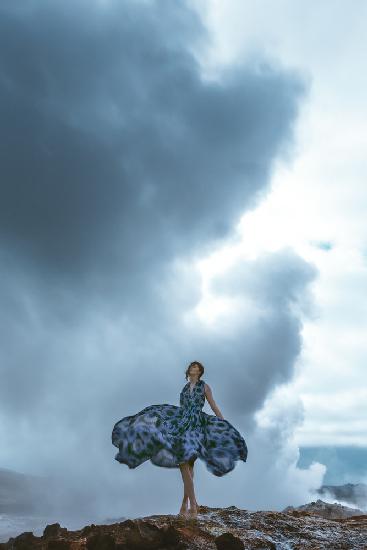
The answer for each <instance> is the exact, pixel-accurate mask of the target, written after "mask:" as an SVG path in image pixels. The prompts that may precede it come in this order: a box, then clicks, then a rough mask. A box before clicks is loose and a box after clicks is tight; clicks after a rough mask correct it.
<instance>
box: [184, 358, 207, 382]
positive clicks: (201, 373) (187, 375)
mask: <svg viewBox="0 0 367 550" xmlns="http://www.w3.org/2000/svg"><path fill="white" fill-rule="evenodd" d="M194 365H197V366H198V367H199V369H200V374H199V380H200V378H201V377H202V376H203V374H204V366H203V365H202V364H201V363H200V362H199V361H193V362H192V363H190V365H189V366H188V367H187V369H186V372H185V378H186V380H187V379H188V377H189V372H190V367H193V366H194Z"/></svg>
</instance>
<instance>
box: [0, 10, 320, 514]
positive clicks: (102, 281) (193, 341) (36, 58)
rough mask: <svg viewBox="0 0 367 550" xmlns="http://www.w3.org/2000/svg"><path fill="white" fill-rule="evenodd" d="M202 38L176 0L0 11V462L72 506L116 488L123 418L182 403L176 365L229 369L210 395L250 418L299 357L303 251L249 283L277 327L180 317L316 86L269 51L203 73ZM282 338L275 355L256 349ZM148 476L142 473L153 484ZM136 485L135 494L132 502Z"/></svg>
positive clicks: (287, 148) (129, 494) (263, 187)
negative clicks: (197, 260) (205, 262)
mask: <svg viewBox="0 0 367 550" xmlns="http://www.w3.org/2000/svg"><path fill="white" fill-rule="evenodd" d="M205 38H206V30H205V29H204V28H203V27H202V25H201V23H200V20H199V19H198V18H197V16H196V15H195V14H194V13H193V12H191V11H190V10H189V9H188V8H187V7H186V6H185V4H184V3H183V2H172V1H156V2H153V1H152V2H137V1H134V2H127V1H121V2H105V3H102V2H99V3H98V2H92V1H90V2H85V1H78V2H77V1H73V2H71V1H63V2H61V1H58V2H34V3H31V2H28V3H22V4H20V3H10V2H8V3H4V2H2V4H1V6H0V116H1V126H0V138H1V149H0V155H1V158H0V160H1V180H0V193H1V194H0V260H1V280H2V285H1V293H0V306H1V313H0V315H1V317H0V323H1V326H0V328H1V334H2V345H1V351H0V353H1V376H2V381H3V382H2V384H1V386H0V399H1V412H2V415H3V420H4V422H3V424H2V426H3V432H2V441H3V442H5V445H3V450H2V452H3V454H2V459H3V460H4V461H5V462H6V464H4V466H6V465H8V466H9V465H10V464H12V463H13V462H14V463H16V464H17V465H18V469H21V468H27V467H29V466H30V465H32V466H33V468H34V469H35V470H36V471H38V472H41V473H43V472H48V473H49V472H54V471H55V472H56V473H57V475H60V476H62V475H64V481H63V483H56V484H55V490H56V487H58V490H59V491H60V492H59V494H58V497H57V498H58V499H59V502H60V503H63V502H67V506H68V507H69V508H68V509H69V510H71V512H72V513H74V514H80V507H79V506H76V505H75V503H77V502H83V503H84V504H85V502H88V506H90V508H91V509H92V508H93V507H94V508H93V510H94V511H97V510H98V511H102V510H103V514H105V513H106V509H107V508H108V499H109V498H111V499H112V501H113V500H114V499H117V498H119V497H120V496H121V493H120V489H119V487H117V486H116V483H115V479H114V477H113V476H114V474H115V472H116V471H117V470H116V468H118V472H119V473H122V470H121V465H119V464H117V463H116V464H115V463H114V461H113V456H114V448H112V446H111V442H110V430H111V428H112V423H113V422H115V421H116V420H118V418H119V417H121V416H122V415H125V414H132V413H133V412H134V411H135V410H136V408H137V407H140V408H143V407H144V406H146V404H150V403H151V402H160V401H161V402H162V401H167V400H170V401H171V402H172V401H174V399H172V397H171V398H169V397H168V396H169V395H170V396H172V393H174V394H175V395H176V396H177V391H179V390H180V389H181V386H182V384H183V380H182V381H176V382H175V384H174V387H173V386H172V381H171V380H172V378H171V376H173V378H174V379H176V377H177V373H178V372H179V374H182V375H183V372H184V369H185V367H186V365H187V363H188V362H189V361H191V360H192V359H193V358H196V359H199V360H202V361H203V362H204V363H205V364H208V365H210V374H209V379H210V380H215V377H217V379H218V380H219V379H220V378H222V375H223V369H224V368H226V369H229V370H230V373H231V377H230V380H231V386H226V385H225V384H224V385H223V389H222V390H221V391H222V393H220V390H219V389H218V391H217V394H218V402H220V403H222V400H223V403H224V404H225V409H226V413H228V414H230V413H231V414H233V415H237V416H234V418H233V421H234V423H236V418H238V420H239V419H240V418H241V422H242V424H241V427H243V428H244V427H245V426H246V427H248V428H250V427H251V426H252V422H253V420H252V418H251V413H252V412H253V411H254V410H255V409H256V407H258V406H260V404H261V403H262V402H263V400H264V398H265V396H266V394H267V392H268V390H269V388H271V387H272V385H274V384H276V383H277V382H279V381H283V380H285V379H287V377H288V376H290V374H291V371H292V364H293V361H294V359H295V358H296V356H297V354H298V353H299V349H300V340H299V330H300V323H299V321H298V319H297V316H295V315H294V313H293V312H291V311H290V310H288V309H287V307H286V304H287V303H289V302H291V301H292V299H293V297H294V296H295V295H297V296H298V297H299V298H300V297H301V296H302V295H303V293H304V292H305V289H306V287H307V285H308V283H309V281H310V280H311V278H312V277H311V276H310V275H309V274H308V272H307V269H306V268H305V265H304V263H303V262H301V261H299V262H298V261H297V260H294V258H293V257H286V256H284V257H283V256H279V257H277V256H276V257H274V260H273V263H270V264H268V265H266V264H264V265H263V266H262V267H261V268H260V270H259V271H258V277H259V280H258V286H257V287H256V285H255V286H254V281H253V279H251V280H250V288H251V291H252V290H255V295H256V296H257V298H258V299H259V301H261V300H263V301H264V304H265V303H267V304H268V307H269V312H270V313H269V319H268V320H267V321H266V320H262V322H261V323H260V322H259V323H258V324H256V322H255V321H254V326H253V327H252V328H251V327H250V328H249V327H248V325H247V326H244V325H243V324H242V322H243V319H239V318H237V317H236V316H235V315H234V317H233V326H232V325H231V323H230V322H229V323H228V326H227V327H223V330H221V331H220V333H215V332H212V331H211V330H210V329H208V328H206V327H204V326H201V325H199V324H196V323H195V322H194V321H193V322H192V324H190V318H189V319H186V321H187V322H186V321H184V320H183V319H184V315H185V313H186V312H187V311H190V309H191V308H193V307H194V306H195V304H196V303H197V302H198V300H199V299H200V291H201V287H200V284H201V281H200V276H199V273H198V272H196V271H195V270H194V268H193V267H192V266H191V264H190V258H193V257H198V256H200V255H203V254H204V253H205V252H207V251H208V250H210V249H211V248H212V247H214V245H215V244H216V243H218V242H220V241H221V240H223V241H224V240H225V238H226V237H228V236H229V235H230V233H231V230H232V227H233V225H234V224H235V222H236V221H237V220H238V219H239V217H240V216H241V215H242V214H243V212H244V211H245V210H246V208H249V207H253V206H254V205H255V204H256V203H257V202H258V201H259V200H260V199H261V196H262V194H264V193H266V192H267V191H268V185H269V181H270V175H271V171H272V166H273V163H274V161H275V160H276V159H278V158H279V157H281V156H288V155H289V153H290V152H291V151H292V129H293V125H294V122H295V119H296V115H297V112H298V109H299V105H300V101H301V99H302V98H303V96H304V92H305V84H304V82H303V80H302V78H301V77H300V75H298V74H297V73H296V72H292V71H290V70H287V71H286V70H284V69H282V68H280V67H277V66H274V65H271V64H267V63H266V62H264V61H263V60H259V63H258V64H256V63H255V62H252V63H251V64H248V65H246V64H238V65H236V66H234V67H228V68H227V69H226V70H224V71H223V72H222V73H221V75H220V78H218V79H216V80H210V81H209V80H205V79H203V78H202V75H201V72H200V65H199V63H198V61H197V60H196V58H195V57H194V55H193V53H192V49H193V48H200V47H201V42H202V41H203V40H205ZM185 262H186V266H185ZM288 262H290V264H291V265H292V266H293V268H294V269H293V271H292V275H291V276H289V280H288V282H287V281H286V279H287V278H288V271H287V269H288V268H287V265H288ZM277 266H278V267H277ZM277 270H278V271H277ZM276 272H278V274H279V277H278V278H277V279H276V280H275V281H274V273H276ZM283 276H284V277H285V279H284V280H283V279H282V277H283ZM231 284H232V283H231ZM233 284H234V283H233ZM242 292H245V290H244V289H242ZM278 306H279V307H278ZM259 327H260V328H261V331H262V332H261V336H260V335H256V330H258V329H259ZM232 329H233V330H232ZM245 332H247V336H248V337H247V339H246V338H244V333H245ZM273 339H277V341H278V342H279V343H280V350H279V352H278V355H277V362H276V367H275V366H274V362H273V361H272V358H271V355H270V352H269V354H268V355H266V356H265V355H264V354H263V355H261V354H260V355H257V347H258V346H260V347H262V348H263V349H265V347H266V346H267V347H268V349H269V350H270V348H271V345H272V341H273ZM246 342H247V345H245V343H246ZM248 342H252V344H251V345H249V343H248ZM281 350H282V351H281ZM260 356H261V358H260V359H259V357H260ZM170 379H171V380H170ZM158 380H159V383H158V382H157V381H158ZM181 382H182V383H181ZM241 385H242V386H241ZM240 387H242V391H240ZM152 388H154V397H153V396H152ZM218 388H219V384H218ZM223 408H224V405H223ZM241 415H242V416H241ZM24 453H25V454H24ZM22 457H24V459H23V458H22ZM111 462H112V466H111ZM113 468H115V469H113ZM66 470H67V471H66ZM96 471H98V473H99V475H98V476H96ZM67 472H69V474H70V472H72V473H73V474H74V473H75V477H74V480H73V482H72V483H71V485H69V484H68V482H67V481H66V480H67V479H68V473H67ZM111 472H113V473H111ZM144 472H145V470H144V469H143V468H142V469H141V470H140V472H139V475H141V476H142V477H141V478H139V479H140V483H149V484H150V487H151V484H152V483H153V484H155V483H158V484H159V483H160V481H159V475H163V472H157V471H156V472H155V473H156V475H157V478H156V480H155V481H152V480H149V481H148V480H147V478H145V479H144ZM134 473H136V472H134ZM128 474H131V475H132V474H133V472H128ZM70 475H71V474H70ZM125 475H126V472H125ZM145 475H146V474H145ZM79 479H80V480H81V481H79V482H78V480H79ZM102 479H103V487H104V489H103V490H104V491H106V492H109V497H108V498H107V497H106V495H103V494H102V493H103V490H101V486H102V483H101V480H102ZM86 480H87V482H86ZM125 480H126V483H128V482H127V478H125ZM78 483H79V484H78ZM61 487H62V488H63V489H61ZM86 487H87V492H88V491H90V492H91V493H92V492H93V491H95V490H98V491H99V499H98V502H95V503H94V504H93V502H94V499H90V498H89V496H90V495H89V494H88V495H87V494H86V492H85V488H86ZM136 487H137V479H136V480H135V485H134V486H133V487H131V489H129V488H125V493H124V496H125V500H124V502H127V500H126V499H128V502H130V503H131V506H132V510H133V512H134V511H135V510H136V509H137V507H136V508H134V498H137V497H136V495H135V492H136ZM62 491H64V492H62ZM52 494H56V493H54V492H52ZM150 494H152V495H154V494H156V491H155V490H154V489H152V490H151V491H150ZM105 497H106V498H105ZM55 498H56V497H55ZM139 498H140V497H139ZM152 498H153V497H152ZM71 499H73V500H71ZM78 499H80V501H79V500H78ZM56 500H57V499H56ZM56 500H55V503H56ZM139 505H141V503H140V501H139ZM73 506H74V508H73ZM106 506H107V508H106ZM136 506H138V504H137V505H136ZM98 507H100V508H98ZM112 507H113V506H112ZM111 510H112V508H111ZM139 510H140V511H142V508H141V507H140V508H139ZM111 513H112V512H111Z"/></svg>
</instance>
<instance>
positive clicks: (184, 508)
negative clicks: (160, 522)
mask: <svg viewBox="0 0 367 550" xmlns="http://www.w3.org/2000/svg"><path fill="white" fill-rule="evenodd" d="M179 466H180V470H181V476H182V481H183V483H184V496H183V499H182V504H181V508H180V512H179V514H180V515H181V516H184V515H186V514H187V510H188V503H189V494H188V492H187V491H186V486H185V475H184V464H183V463H182V464H179Z"/></svg>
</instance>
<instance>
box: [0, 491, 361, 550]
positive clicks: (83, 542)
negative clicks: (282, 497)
mask: <svg viewBox="0 0 367 550" xmlns="http://www.w3.org/2000/svg"><path fill="white" fill-rule="evenodd" d="M333 506H335V505H332V504H327V503H322V501H317V503H311V504H310V505H309V507H310V510H311V511H310V510H305V509H304V507H303V509H302V510H300V509H294V508H292V509H290V508H289V509H288V510H287V511H282V512H277V511H257V512H250V511H248V510H241V509H239V508H236V506H230V507H228V508H209V507H206V506H200V509H199V515H198V518H197V519H196V520H195V519H182V518H180V517H178V516H174V515H154V516H147V517H142V518H137V519H134V520H130V519H128V520H125V521H120V522H117V523H112V524H109V525H94V524H92V525H87V526H85V527H84V528H83V529H80V530H77V531H68V530H67V529H66V528H63V527H60V525H59V524H58V523H56V524H53V525H47V527H46V528H45V529H44V532H43V535H42V536H40V537H37V536H34V535H33V533H31V532H24V533H22V534H21V535H19V536H17V537H13V538H10V539H9V541H7V542H5V543H1V544H0V549H7V550H8V549H19V550H28V549H29V550H30V549H34V548H37V549H50V550H67V549H70V550H77V549H84V548H87V549H93V550H94V549H98V550H110V549H111V550H112V549H119V550H143V549H144V550H153V549H155V550H184V549H187V550H189V549H201V550H209V549H210V550H212V549H213V550H232V549H233V550H240V549H257V550H260V549H261V550H265V549H274V550H307V549H312V550H326V549H330V550H331V549H332V550H338V549H340V550H346V549H350V550H359V549H361V550H367V515H363V514H361V515H349V514H348V511H346V514H343V512H342V513H341V511H340V508H339V507H338V506H337V507H336V508H335V517H333V513H332V507H333ZM323 514H324V515H325V514H326V515H327V517H324V516H323Z"/></svg>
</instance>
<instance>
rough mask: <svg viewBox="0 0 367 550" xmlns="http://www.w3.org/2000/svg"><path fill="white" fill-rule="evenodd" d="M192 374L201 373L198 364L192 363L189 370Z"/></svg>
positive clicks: (197, 374)
mask: <svg viewBox="0 0 367 550" xmlns="http://www.w3.org/2000/svg"><path fill="white" fill-rule="evenodd" d="M189 374H190V376H199V375H200V368H199V366H198V365H191V367H190V370H189Z"/></svg>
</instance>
